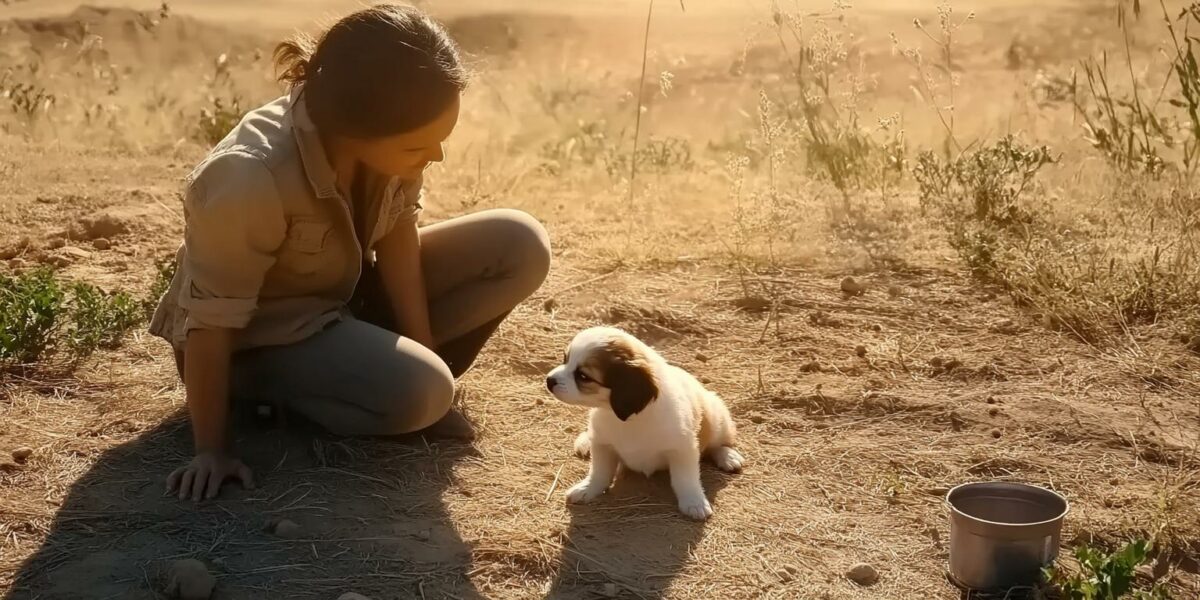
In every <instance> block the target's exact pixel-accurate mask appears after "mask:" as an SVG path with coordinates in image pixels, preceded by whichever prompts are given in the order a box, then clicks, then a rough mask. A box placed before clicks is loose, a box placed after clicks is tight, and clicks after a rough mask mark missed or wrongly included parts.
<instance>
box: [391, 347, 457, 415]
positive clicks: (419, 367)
mask: <svg viewBox="0 0 1200 600" xmlns="http://www.w3.org/2000/svg"><path fill="white" fill-rule="evenodd" d="M405 342H407V344H405V347H398V348H397V360H396V362H397V364H396V365H395V367H394V368H392V369H389V374H388V379H389V385H388V389H387V390H386V392H385V394H386V396H387V400H386V402H385V403H384V404H383V406H382V407H381V409H382V410H381V411H380V412H381V413H382V414H381V415H380V424H381V426H382V427H383V428H384V429H385V430H386V432H387V434H391V435H395V434H401V433H411V432H414V431H420V430H422V429H425V428H426V427H429V426H430V425H433V424H434V423H436V422H438V420H439V419H441V418H442V417H443V416H445V415H446V413H447V412H449V410H450V405H451V404H452V403H453V401H454V377H453V375H451V373H450V368H449V367H448V366H447V365H446V363H445V362H443V361H442V359H440V358H438V356H437V355H436V354H434V353H433V352H432V351H430V350H428V349H426V348H424V347H421V346H420V345H419V344H417V343H416V342H412V341H411V340H405ZM409 344H411V346H416V347H418V348H415V349H414V348H412V347H407V346H408V345H409ZM414 350H415V351H414Z"/></svg>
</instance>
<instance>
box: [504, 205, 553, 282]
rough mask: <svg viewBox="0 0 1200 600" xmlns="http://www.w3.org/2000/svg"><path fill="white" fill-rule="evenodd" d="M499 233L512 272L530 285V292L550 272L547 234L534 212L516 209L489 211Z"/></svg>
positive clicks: (548, 236)
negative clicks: (507, 254)
mask: <svg viewBox="0 0 1200 600" xmlns="http://www.w3.org/2000/svg"><path fill="white" fill-rule="evenodd" d="M490 212H491V213H492V214H493V215H494V216H493V218H494V220H495V223H496V225H495V226H496V227H497V228H498V229H499V230H500V231H499V232H498V233H499V234H500V235H502V236H504V238H505V240H506V242H507V243H506V245H505V247H506V248H507V249H508V252H509V257H510V261H509V264H510V265H511V268H512V270H513V273H512V276H513V277H514V278H516V279H519V280H520V281H523V282H526V283H527V284H528V286H529V288H530V289H529V290H528V292H529V293H530V294H532V293H533V292H534V291H536V290H537V289H538V288H539V287H541V285H542V282H544V281H545V280H546V276H547V275H548V274H549V273H550V260H551V259H550V256H551V252H550V234H549V233H547V232H546V227H545V226H544V225H542V223H541V222H540V221H538V220H537V219H535V218H534V217H533V215H530V214H529V213H527V212H524V211H520V210H515V209H497V210H495V211H490Z"/></svg>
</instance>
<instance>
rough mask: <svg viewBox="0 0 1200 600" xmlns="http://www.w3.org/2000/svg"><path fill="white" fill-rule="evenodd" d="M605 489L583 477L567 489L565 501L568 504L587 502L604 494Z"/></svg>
mask: <svg viewBox="0 0 1200 600" xmlns="http://www.w3.org/2000/svg"><path fill="white" fill-rule="evenodd" d="M606 491H607V490H605V489H604V488H601V487H600V486H598V485H592V482H591V481H588V480H586V479H585V480H583V481H581V482H579V483H577V484H575V487H572V488H571V489H569V490H567V502H568V503H570V504H587V503H588V502H591V501H593V500H595V499H596V498H599V497H600V496H602V495H604V492H606Z"/></svg>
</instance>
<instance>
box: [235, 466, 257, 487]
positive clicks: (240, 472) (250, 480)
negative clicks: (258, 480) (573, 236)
mask: <svg viewBox="0 0 1200 600" xmlns="http://www.w3.org/2000/svg"><path fill="white" fill-rule="evenodd" d="M237 478H238V479H240V480H242V487H244V488H246V489H248V490H252V489H254V473H252V472H251V471H250V467H247V466H246V465H244V464H242V463H241V461H238V467H237Z"/></svg>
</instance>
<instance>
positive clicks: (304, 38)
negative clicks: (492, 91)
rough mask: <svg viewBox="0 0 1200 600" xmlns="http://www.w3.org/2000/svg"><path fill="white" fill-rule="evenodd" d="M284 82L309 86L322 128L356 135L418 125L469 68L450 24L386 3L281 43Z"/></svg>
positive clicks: (312, 110) (460, 84)
mask: <svg viewBox="0 0 1200 600" xmlns="http://www.w3.org/2000/svg"><path fill="white" fill-rule="evenodd" d="M275 68H276V70H277V71H278V73H279V76H278V78H279V81H280V82H283V83H286V84H288V85H289V86H290V87H292V88H294V87H296V86H297V85H300V84H304V91H303V93H304V96H305V101H306V102H307V104H308V114H309V117H311V118H312V120H313V123H314V124H315V125H316V126H317V128H318V129H320V130H321V131H322V132H325V133H328V134H334V135H340V136H345V137H351V138H358V139H371V138H380V137H385V136H389V135H395V134H397V133H404V132H407V131H412V130H413V129H416V128H418V127H420V126H422V125H425V124H426V123H429V122H430V121H432V120H433V119H435V118H437V116H438V115H440V114H441V113H442V111H444V110H446V108H447V107H449V106H450V105H451V103H452V102H453V101H454V99H455V98H456V97H457V96H458V94H459V92H461V91H462V90H463V88H465V87H466V84H467V73H466V69H465V68H464V67H463V65H462V61H461V59H460V58H459V55H458V47H457V45H456V44H455V43H454V40H452V39H451V38H450V35H449V34H448V33H446V29H445V28H444V27H442V26H441V25H440V24H438V23H437V22H436V21H434V20H433V19H431V18H430V17H429V16H428V15H426V14H425V13H423V12H421V11H420V10H418V9H416V8H413V7H411V6H401V5H396V4H380V5H378V6H373V7H371V8H366V9H363V10H360V11H358V12H356V13H354V14H351V15H349V16H347V17H344V18H343V19H341V20H340V21H338V22H337V23H335V24H334V25H333V27H330V28H329V30H328V31H326V32H325V33H324V34H322V35H321V37H320V39H319V40H317V39H313V38H312V37H311V36H308V35H303V34H301V35H297V36H296V37H294V38H292V39H291V40H288V41H286V42H283V43H281V44H279V45H278V46H277V47H276V48H275Z"/></svg>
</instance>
